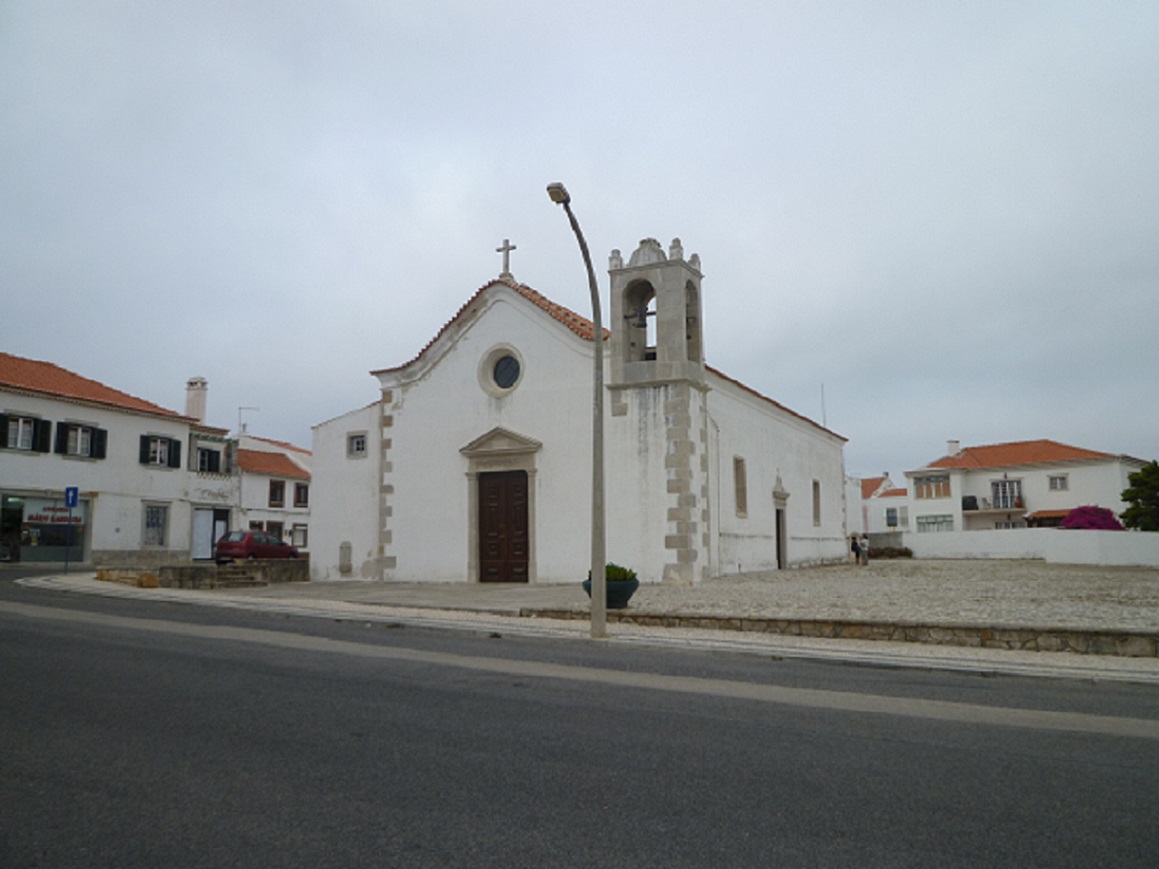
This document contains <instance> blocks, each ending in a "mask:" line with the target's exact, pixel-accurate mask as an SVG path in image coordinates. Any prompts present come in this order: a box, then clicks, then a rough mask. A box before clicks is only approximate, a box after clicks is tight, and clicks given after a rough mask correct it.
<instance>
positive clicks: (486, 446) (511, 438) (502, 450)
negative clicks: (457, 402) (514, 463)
mask: <svg viewBox="0 0 1159 869" xmlns="http://www.w3.org/2000/svg"><path fill="white" fill-rule="evenodd" d="M542 447H543V444H542V443H540V442H539V441H537V440H535V438H529V437H526V436H524V435H521V434H516V433H515V432H513V431H508V430H507V429H505V428H502V427H501V426H496V427H495V428H493V429H491V431H489V432H487V433H486V434H485V435H481V436H480V437H477V438H475V440H473V441H471V442H470V443H469V444H467V445H466V446H465V447H462V448H461V449H460V450H459V452H461V453H462V454H463V455H465V456H467V457H468V458H472V459H474V458H481V457H484V456H520V455H529V454H531V453H537V452H539V450H540V449H541V448H542Z"/></svg>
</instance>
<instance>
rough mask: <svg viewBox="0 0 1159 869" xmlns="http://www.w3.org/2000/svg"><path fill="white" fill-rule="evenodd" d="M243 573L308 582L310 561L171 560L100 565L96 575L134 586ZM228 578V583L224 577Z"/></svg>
mask: <svg viewBox="0 0 1159 869" xmlns="http://www.w3.org/2000/svg"><path fill="white" fill-rule="evenodd" d="M239 574H240V575H243V576H244V578H245V579H246V580H248V582H249V583H250V584H253V585H268V584H270V583H279V582H308V581H309V579H310V562H309V560H308V559H305V558H293V559H287V558H279V559H257V560H253V561H245V562H239V563H236V564H225V565H221V566H220V567H219V566H218V565H216V564H188V563H187V564H171V565H162V566H160V567H156V568H152V569H149V568H141V567H102V568H99V569H98V570H97V579H99V580H102V581H104V582H121V583H125V584H126V585H133V586H136V587H137V588H192V589H198V588H207V589H208V588H218V587H220V586H222V585H226V584H233V583H234V582H236V580H237V579H238V576H239ZM227 576H228V579H229V582H228V583H227V582H226V581H225V580H226V577H227Z"/></svg>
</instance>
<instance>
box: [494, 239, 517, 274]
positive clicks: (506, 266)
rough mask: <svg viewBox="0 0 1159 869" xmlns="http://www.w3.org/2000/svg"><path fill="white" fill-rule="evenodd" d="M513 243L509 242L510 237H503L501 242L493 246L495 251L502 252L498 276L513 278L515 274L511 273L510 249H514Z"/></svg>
mask: <svg viewBox="0 0 1159 869" xmlns="http://www.w3.org/2000/svg"><path fill="white" fill-rule="evenodd" d="M515 249H516V248H515V245H513V244H512V243H511V239H509V238H505V239H503V244H502V245H501V246H500V247H497V248H495V253H501V254H503V271H502V272H500V273H499V277H500V278H503V279H505V280H509V281H510V280H514V278H515V275H513V274H511V251H513V250H515Z"/></svg>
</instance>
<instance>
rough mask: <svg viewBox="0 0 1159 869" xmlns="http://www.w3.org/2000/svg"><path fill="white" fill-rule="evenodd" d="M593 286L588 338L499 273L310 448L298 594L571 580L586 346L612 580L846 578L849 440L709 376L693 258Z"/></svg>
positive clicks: (579, 506) (636, 259)
mask: <svg viewBox="0 0 1159 869" xmlns="http://www.w3.org/2000/svg"><path fill="white" fill-rule="evenodd" d="M609 275H610V278H611V294H610V295H611V304H610V311H609V312H608V314H607V315H605V316H606V324H607V328H606V329H604V330H602V333H601V334H599V335H597V334H596V329H595V327H594V325H593V323H592V322H591V321H590V320H588V319H587V318H586V317H583V316H581V315H579V314H577V313H575V312H574V311H571V310H569V309H568V308H566V307H564V306H563V305H560V304H558V303H556V302H553V301H551V300H550V299H548V298H547V297H545V296H544V295H542V294H541V293H539V292H538V291H536V290H534V289H532V288H531V287H528V286H527V285H525V284H522V283H520V282H518V281H516V280H515V278H514V277H513V276H512V275H511V273H510V272H509V271H507V269H506V268H505V269H504V272H503V274H501V275H500V277H499V278H498V279H495V280H492V281H490V282H488V283H486V284H485V285H484V286H483V287H481V288H480V289H479V290H478V291H477V292H475V293H474V294H473V295H472V296H471V297H470V298H469V299H468V300H467V302H466V303H465V304H464V305H463V306H462V307H461V308H460V309H459V311H458V312H457V313H456V314H455V315H454V316H453V317H452V318H451V319H450V320H449V321H448V322H447V323H446V324H445V325H444V326H443V328H442V329H440V330H439V332H438V333H437V334H436V335H435V336H434V337H433V338H432V339H431V340H430V341H429V342H427V343H426V345H425V346H423V348H422V349H421V350H420V351H419V352H418V354H417V355H415V356H414V357H413V358H411V359H410V360H409V361H405V362H402V363H400V364H394V365H392V366H391V367H388V368H382V369H379V370H376V371H373V372H371V374H372V376H373V377H374V378H375V379H376V381H377V387H378V389H377V397H376V398H375V400H373V401H371V402H370V403H368V404H367V405H365V406H363V407H360V408H357V409H355V410H352V411H350V412H349V413H347V414H344V415H343V416H340V417H338V418H336V419H332V420H328V421H326V422H324V423H321V424H319V425H317V426H315V427H314V443H313V450H312V453H313V455H312V459H311V461H312V464H311V469H312V473H313V481H312V485H313V489H312V494H311V497H312V505H311V509H312V519H311V529H310V531H311V575H312V577H313V578H314V579H337V578H344V577H354V578H359V577H361V578H366V579H385V580H400V581H447V582H454V581H460V582H461V581H464V580H467V581H470V582H529V583H537V582H539V583H571V582H576V583H578V582H579V581H580V580H582V579H583V578H584V577H585V576H586V574H587V570H588V565H589V563H590V560H589V553H590V542H589V541H590V527H591V525H590V516H591V512H590V511H591V492H592V490H591V485H592V484H591V473H592V384H593V365H594V360H595V346H596V345H595V342H596V341H597V340H599V341H601V342H602V344H603V346H604V348H605V352H604V393H603V395H601V396H600V400H601V401H602V402H603V405H604V409H605V422H604V440H605V465H606V474H605V477H606V497H605V502H606V508H607V556H608V560H609V561H612V562H615V563H618V564H623V565H626V566H629V567H631V568H633V569H635V570H636V571H637V573H638V574H639V576H640V579H641V581H643V582H660V581H668V582H677V583H696V582H700V581H702V580H703V579H706V578H709V577H714V576H720V575H727V574H737V573H749V572H755V571H765V570H777V569H781V568H788V567H793V566H798V565H806V564H817V563H824V562H831V561H840V560H842V559H843V558H844V557H845V518H844V513H845V496H844V460H843V450H844V443H845V438H843V437H841V436H840V435H838V434H836V433H835V432H832V431H830V430H829V429H827V428H826V427H824V426H822V425H820V424H818V423H816V422H814V421H813V420H810V419H808V418H806V417H804V416H802V415H800V414H798V413H796V412H794V411H792V410H790V409H789V408H787V407H785V406H784V405H782V404H780V403H778V402H777V401H775V400H773V399H771V398H769V397H768V396H766V395H762V394H761V393H760V392H758V391H757V390H755V389H753V388H752V387H750V386H747V385H745V384H743V383H741V382H739V381H737V380H735V379H733V378H731V377H728V376H727V375H725V374H724V373H723V372H721V371H719V370H717V369H715V368H713V367H711V366H709V365H707V364H706V363H705V358H704V347H703V334H704V333H703V306H702V302H701V283H702V274H701V267H700V259H699V257H698V256H697V255H696V254H693V255H691V256H689V257H687V258H686V257H685V255H684V250H683V246H682V245H681V243H680V241H679V240H674V241H673V242H672V243H671V245H669V247H668V249H667V251H665V250H664V249H663V248H662V247H661V245H660V244H659V243H658V242H657V241H656V240H654V239H645V240H644V241H642V242H641V243H640V245H639V246H638V248H637V249H636V250H635V251H634V252H633V253H632V255H631V256H630V258H628V261H627V262H625V260H624V258H623V257H622V256H621V255H620V252H619V251H613V252H612V255H611V257H610V258H609Z"/></svg>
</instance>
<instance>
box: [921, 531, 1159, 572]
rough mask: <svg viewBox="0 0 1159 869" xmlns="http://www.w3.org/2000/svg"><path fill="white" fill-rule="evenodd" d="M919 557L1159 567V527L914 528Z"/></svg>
mask: <svg viewBox="0 0 1159 869" xmlns="http://www.w3.org/2000/svg"><path fill="white" fill-rule="evenodd" d="M903 541H904V545H905V546H908V547H909V548H910V549H911V550H913V553H914V557H915V558H1010V559H1041V560H1044V561H1047V562H1051V563H1055V564H1099V565H1105V566H1145V567H1147V566H1150V567H1159V533H1148V532H1141V531H1088V530H1067V529H1063V528H1018V529H1010V530H1002V531H998V530H989V531H947V532H943V533H939V534H917V533H910V534H905V535H904V536H903Z"/></svg>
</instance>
